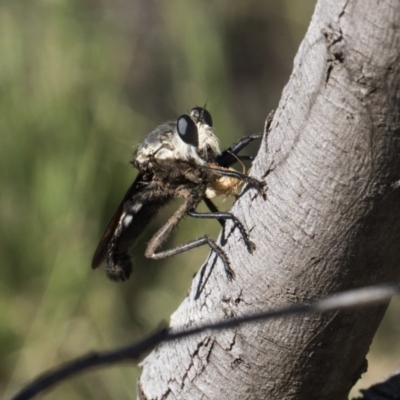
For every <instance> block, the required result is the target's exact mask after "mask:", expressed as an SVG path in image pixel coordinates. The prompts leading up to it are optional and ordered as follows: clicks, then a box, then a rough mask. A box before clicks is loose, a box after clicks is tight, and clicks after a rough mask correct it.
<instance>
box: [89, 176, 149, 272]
mask: <svg viewBox="0 0 400 400" xmlns="http://www.w3.org/2000/svg"><path fill="white" fill-rule="evenodd" d="M142 186H143V175H142V174H139V175H138V176H137V177H136V179H135V181H134V182H133V183H132V185H131V186H130V187H129V189H128V191H127V192H126V193H125V196H124V198H123V199H122V201H121V202H120V203H119V205H118V207H117V209H116V210H115V212H114V215H113V216H112V217H111V220H110V222H109V223H108V225H107V228H106V230H105V232H104V234H103V236H102V238H101V239H100V242H99V244H98V245H97V248H96V251H95V252H94V255H93V258H92V268H93V269H95V268H97V267H99V266H100V264H101V263H102V262H103V261H104V260H105V258H106V255H107V248H108V245H109V243H110V241H111V239H112V237H113V236H114V232H115V230H116V228H117V226H118V223H119V221H120V219H121V216H122V214H123V212H124V205H125V203H126V201H127V200H128V199H129V198H132V197H134V196H135V195H137V194H138V192H139V191H140V189H141V187H142Z"/></svg>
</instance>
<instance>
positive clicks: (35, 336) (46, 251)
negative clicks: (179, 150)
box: [0, 0, 400, 400]
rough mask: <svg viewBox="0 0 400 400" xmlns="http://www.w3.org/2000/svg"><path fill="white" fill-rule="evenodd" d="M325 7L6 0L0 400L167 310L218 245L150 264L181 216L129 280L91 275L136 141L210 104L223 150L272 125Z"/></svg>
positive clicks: (1, 54) (119, 387)
mask: <svg viewBox="0 0 400 400" xmlns="http://www.w3.org/2000/svg"><path fill="white" fill-rule="evenodd" d="M314 4H315V0H285V1H283V0H270V1H261V0H250V1H246V2H231V1H228V0H218V1H210V0H208V1H207V0H203V1H199V0H197V1H194V0H185V1H183V0H181V1H177V0H170V1H153V0H151V1H149V0H143V1H135V0H131V1H128V0H117V1H111V0H108V1H107V0H80V1H77V0H69V1H67V0H42V1H15V0H14V1H12V0H9V1H2V2H0V112H1V115H0V135H1V136H0V140H1V141H0V178H1V188H2V189H1V195H0V238H1V240H0V264H1V268H0V317H1V324H0V397H1V398H4V397H9V396H10V395H11V394H12V393H15V391H16V390H17V389H18V388H20V387H21V386H22V385H23V384H24V383H26V382H28V381H30V380H31V379H32V378H34V377H36V376H37V375H38V374H40V373H41V372H43V371H45V370H47V369H49V368H51V367H53V366H55V365H58V364H60V363H62V362H64V361H66V360H69V359H71V358H74V357H77V356H80V355H82V354H85V353H87V352H88V351H90V350H95V349H96V350H106V349H112V348H115V347H117V346H121V345H125V344H128V343H130V342H132V341H134V340H137V339H138V338H140V337H141V336H143V335H144V334H145V333H147V332H149V331H151V330H152V329H154V328H155V327H156V326H157V325H158V324H159V323H160V321H162V320H168V318H169V315H170V314H171V312H172V311H173V310H174V309H175V308H176V307H177V306H178V304H179V303H180V302H181V301H182V299H183V298H184V296H185V294H186V292H187V290H188V288H189V287H190V282H191V279H192V276H193V274H194V273H196V271H197V270H198V269H199V268H200V266H201V263H202V261H203V260H204V259H205V257H206V256H207V254H208V250H207V249H199V250H196V251H191V252H190V253H186V254H183V255H180V256H177V257H175V258H173V259H167V260H165V261H149V260H146V259H144V257H143V253H144V249H145V244H146V242H147V241H148V240H149V237H150V235H151V233H152V232H153V231H154V230H155V229H156V227H157V226H159V225H160V224H161V223H162V221H163V220H165V219H166V216H167V215H168V210H166V213H162V214H160V216H158V217H157V218H156V220H155V221H154V223H153V224H152V226H150V227H149V230H148V231H147V232H146V234H145V235H144V237H143V238H141V240H140V241H139V243H138V244H137V246H136V247H135V249H134V251H133V259H134V262H135V271H134V273H133V276H132V278H131V279H130V280H129V281H128V282H126V283H124V284H116V283H113V282H111V281H109V280H108V279H107V278H106V276H105V272H104V270H95V271H92V270H91V269H90V261H91V256H92V254H93V251H94V249H95V247H96V245H97V242H98V240H99V238H100V236H101V234H102V233H103V230H104V229H105V226H106V224H107V222H108V220H109V218H110V216H111V215H112V213H113V211H114V209H115V208H116V206H117V204H118V202H119V201H120V200H121V198H122V196H123V194H124V192H125V190H126V189H127V188H128V186H129V185H130V183H131V182H132V180H133V179H134V177H135V171H134V170H133V168H131V167H130V165H129V164H128V161H129V159H130V157H131V153H132V149H133V146H134V145H135V144H137V143H138V142H140V141H141V140H142V139H143V138H144V136H145V135H146V134H147V133H148V132H149V131H151V130H152V129H153V128H154V127H155V126H157V125H158V124H160V123H161V122H164V121H166V120H169V119H175V118H176V117H177V116H178V115H180V114H182V113H184V112H186V111H188V110H189V109H190V108H191V107H193V106H195V105H203V104H204V103H205V102H206V101H207V107H208V109H209V110H210V112H211V113H212V115H213V118H214V126H215V130H216V133H217V135H218V136H219V138H220V139H221V144H222V147H227V146H229V145H230V144H231V143H232V142H233V141H235V140H236V139H237V138H238V137H240V136H243V135H245V134H251V133H256V132H260V131H261V130H262V128H263V124H264V119H265V117H266V115H267V114H268V112H269V111H270V110H271V109H273V108H276V107H277V104H278V101H279V97H280V93H281V91H282V88H283V86H284V85H285V83H286V82H287V80H288V78H289V75H290V72H291V69H292V60H293V57H294V55H295V53H296V51H297V48H298V46H299V44H300V41H301V39H302V37H303V36H304V34H305V31H306V29H307V26H308V24H309V21H310V17H311V15H312V12H313V7H314ZM254 151H255V150H254ZM226 207H229V204H225V208H226ZM204 232H208V233H210V234H211V235H213V236H214V237H216V236H217V235H218V232H219V226H218V224H217V223H215V222H207V221H202V222H201V224H200V223H198V222H196V221H194V222H193V221H189V220H187V221H185V222H184V223H183V224H181V225H180V227H179V229H178V230H177V231H176V232H175V234H174V235H173V237H172V238H171V240H170V242H169V244H168V245H173V244H174V243H182V242H183V241H184V240H185V239H184V238H187V237H193V238H194V237H197V236H200V235H202V234H204ZM396 308H397V310H396ZM399 308H400V306H399V303H398V302H397V303H396V304H394V306H393V307H392V309H393V311H392V313H389V314H388V316H387V317H386V319H385V323H384V328H385V329H381V331H380V335H379V338H380V339H379V340H377V341H376V344H375V345H374V346H375V351H374V353H373V355H372V357H375V360H377V362H376V363H374V362H371V364H372V365H371V368H372V370H373V369H374V365H378V366H379V368H378V372H377V374H378V375H376V374H375V375H374V374H373V371H372V372H371V373H372V375H371V376H372V378H371V379H375V378H376V379H379V378H380V377H384V376H385V373H386V371H390V370H391V369H392V367H394V366H395V365H396V362H397V363H398V358H397V359H396V357H395V356H396V354H393V348H394V347H393V346H394V344H393V343H394V342H396V339H397V337H396V335H398V333H399V330H400V327H399V323H398V321H397V320H396V318H397V317H395V316H397V315H398V314H399V311H400V310H399ZM396 311H397V313H396ZM398 349H399V347H397V350H398ZM385 350H386V353H385ZM388 352H389V353H391V354H392V356H394V358H389V356H388V355H387V353H388ZM398 354H399V352H397V355H398ZM380 360H383V363H386V364H385V365H384V366H382V365H381V364H382V363H380ZM387 363H389V364H388V365H387ZM385 368H386V369H385ZM139 372H140V370H139V369H138V368H136V367H135V366H133V365H123V366H115V367H112V368H107V369H104V368H103V369H101V370H97V371H94V372H89V373H85V374H84V375H82V376H81V377H79V378H75V379H72V380H69V381H67V382H66V383H63V384H62V385H60V386H58V387H57V388H56V389H54V390H52V391H50V392H49V393H48V394H46V395H44V396H43V398H49V399H50V398H51V399H67V400H68V399H116V398H118V399H134V398H135V386H136V384H135V382H136V378H137V376H138V374H139ZM379 374H380V375H379Z"/></svg>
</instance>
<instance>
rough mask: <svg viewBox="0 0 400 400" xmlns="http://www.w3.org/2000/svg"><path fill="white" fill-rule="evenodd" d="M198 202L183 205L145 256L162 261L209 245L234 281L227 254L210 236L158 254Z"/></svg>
mask: <svg viewBox="0 0 400 400" xmlns="http://www.w3.org/2000/svg"><path fill="white" fill-rule="evenodd" d="M199 202H200V201H198V202H193V199H192V198H189V199H187V200H186V201H185V203H184V204H182V205H181V206H180V207H179V208H178V210H176V211H175V213H174V214H173V215H172V217H171V218H170V219H169V220H168V221H167V222H166V224H165V225H164V226H163V227H162V228H160V229H159V230H158V231H157V232H156V234H155V235H154V236H153V237H152V238H151V240H150V242H149V243H148V245H147V248H146V252H145V256H146V257H147V258H152V259H157V260H158V259H161V258H166V257H170V256H174V255H176V254H180V253H183V252H185V251H188V250H191V249H194V248H196V247H200V246H203V245H205V244H207V245H208V246H209V247H210V248H211V249H213V250H214V251H215V252H216V253H217V254H218V256H219V257H220V258H221V260H222V262H223V264H224V268H225V272H226V275H227V277H228V279H229V280H232V279H233V278H234V277H235V273H234V271H233V270H232V268H231V266H230V263H229V259H228V257H227V255H226V254H225V252H224V251H223V250H222V249H221V247H219V246H218V245H217V243H215V241H214V240H212V239H210V238H209V237H208V236H203V237H201V238H198V239H195V240H192V241H190V242H188V243H185V244H182V245H180V246H178V247H175V248H173V249H170V250H164V251H160V252H157V249H158V248H159V247H160V246H161V245H162V243H163V242H164V241H165V240H166V239H167V238H168V236H169V235H170V234H171V232H172V230H173V229H174V228H175V227H176V226H177V225H178V223H179V221H180V220H181V219H182V218H183V217H184V216H185V215H186V214H187V212H188V209H192V208H194V207H196V206H197V204H198V203H199Z"/></svg>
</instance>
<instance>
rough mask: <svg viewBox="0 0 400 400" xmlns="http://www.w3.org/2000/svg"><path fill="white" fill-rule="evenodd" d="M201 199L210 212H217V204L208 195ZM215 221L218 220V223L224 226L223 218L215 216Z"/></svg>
mask: <svg viewBox="0 0 400 400" xmlns="http://www.w3.org/2000/svg"><path fill="white" fill-rule="evenodd" d="M203 201H204V203H206V206H207V207H208V209H209V210H210V211H211V212H212V213H217V212H219V210H218V208H217V206H216V205H215V204H214V203H213V202H212V201H211V200H210V199H209V198H208V197H204V199H203ZM217 221H218V222H219V224H220V225H221V226H222V228H224V227H225V219H222V218H217Z"/></svg>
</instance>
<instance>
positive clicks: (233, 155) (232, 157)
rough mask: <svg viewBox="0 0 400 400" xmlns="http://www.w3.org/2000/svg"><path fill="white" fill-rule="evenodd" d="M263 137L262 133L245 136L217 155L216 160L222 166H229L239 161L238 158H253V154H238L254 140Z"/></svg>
mask: <svg viewBox="0 0 400 400" xmlns="http://www.w3.org/2000/svg"><path fill="white" fill-rule="evenodd" d="M262 137H263V134H262V133H256V134H254V135H250V136H244V137H242V138H241V139H239V140H238V141H237V142H236V143H234V144H233V145H232V146H231V147H229V149H226V150H225V151H223V152H222V153H221V154H220V155H219V156H217V157H216V158H215V160H214V162H215V163H216V164H217V165H220V166H221V167H225V168H228V167H230V166H231V165H233V164H235V163H236V162H237V159H238V158H239V159H244V160H245V159H250V160H251V159H252V156H237V154H238V153H239V152H240V151H241V150H242V149H244V148H245V147H246V146H247V145H248V144H249V143H251V142H252V141H253V140H257V139H261V138H262Z"/></svg>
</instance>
